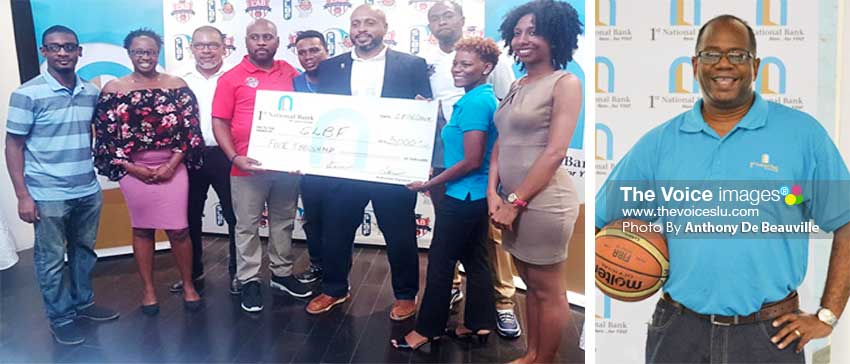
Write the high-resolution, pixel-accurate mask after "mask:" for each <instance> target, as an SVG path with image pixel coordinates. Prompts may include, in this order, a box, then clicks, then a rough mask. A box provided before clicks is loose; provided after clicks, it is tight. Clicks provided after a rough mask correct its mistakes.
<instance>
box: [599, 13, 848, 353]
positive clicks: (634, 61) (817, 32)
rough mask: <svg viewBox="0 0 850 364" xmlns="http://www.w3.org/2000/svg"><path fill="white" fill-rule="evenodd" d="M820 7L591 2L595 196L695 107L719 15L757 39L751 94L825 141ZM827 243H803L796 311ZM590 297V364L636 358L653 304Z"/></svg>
mask: <svg viewBox="0 0 850 364" xmlns="http://www.w3.org/2000/svg"><path fill="white" fill-rule="evenodd" d="M820 4H821V7H820V8H819V7H818V6H812V5H811V3H809V2H801V1H787V0H757V1H746V2H742V1H735V0H711V1H701V0H652V1H646V0H596V10H597V11H596V14H595V23H596V34H595V37H596V51H597V53H596V56H595V71H596V72H595V80H594V81H595V86H594V87H595V90H596V100H595V101H596V126H595V142H596V145H595V153H594V159H595V164H596V182H597V186H599V185H601V183H602V182H603V181H604V180H605V178H606V177H607V176H608V173H610V171H611V169H612V168H613V166H614V165H615V164H616V163H617V161H618V160H619V159H620V158H622V156H623V155H624V154H625V153H626V152H627V151H628V150H629V149H630V148H631V146H632V145H633V144H634V143H635V142H636V141H637V139H638V138H639V137H641V136H642V135H643V134H644V133H645V132H646V131H648V130H650V129H651V128H652V127H654V126H656V125H659V124H661V123H663V122H665V121H667V120H669V119H670V118H672V117H673V116H675V115H677V114H680V113H682V112H684V111H686V110H687V109H689V108H691V107H692V105H693V104H694V102H695V101H696V100H697V99H699V97H700V94H699V87H698V85H697V81H696V80H695V79H694V78H693V76H692V72H693V70H692V68H691V63H690V57H691V55H693V54H694V46H695V43H696V36H697V31H698V29H699V27H700V26H701V25H702V24H703V23H704V22H705V21H707V20H708V19H710V18H712V17H713V16H715V15H719V14H724V13H730V14H734V15H737V16H739V17H741V18H743V19H744V20H746V21H747V22H748V23H749V24H750V25H751V26H752V27H753V29H754V31H755V33H756V37H757V44H758V56H759V57H760V58H761V59H762V61H761V66H760V70H759V77H758V78H757V79H756V80H755V88H756V90H757V91H758V92H760V93H761V94H762V96H763V97H764V98H766V99H768V100H771V101H776V102H780V103H783V104H785V105H788V106H790V107H793V108H796V109H799V110H802V111H804V112H807V113H809V114H812V115H815V116H816V117H817V118H818V119H819V120H820V121H821V122H822V123H823V124H824V127H825V128H826V129H827V130H829V131H830V132H833V133H834V132H835V129H836V128H835V124H834V123H833V118H834V109H835V106H834V105H835V94H834V91H832V89H833V88H834V86H835V81H834V80H835V66H834V59H835V44H834V42H835V41H834V39H835V32H834V30H833V29H834V28H832V26H834V24H835V23H836V20H835V15H834V14H835V11H834V8H835V3H834V2H831V1H824V2H820ZM830 7H831V8H830ZM830 9H832V10H833V11H832V12H830ZM830 42H831V43H830ZM821 66H822V67H821ZM816 81H817V82H816ZM833 135H834V134H833ZM828 243H829V241H824V240H812V241H811V243H810V252H811V254H810V255H809V271H808V274H807V279H806V281H805V282H804V284H803V286H802V287H800V290H799V291H800V294H801V297H802V307H803V308H804V309H805V310H809V311H813V310H815V309H816V308H817V307H818V303H819V299H820V294H821V290H822V287H823V282H824V278H825V267H826V264H825V263H826V262H827V257H828V254H829V251H828V247H829V244H828ZM595 296H596V304H595V306H596V334H597V340H596V343H597V351H596V353H597V354H596V355H597V356H596V358H597V361H598V362H600V363H616V362H626V361H629V360H632V359H633V358H636V357H637V358H641V357H643V354H644V342H645V337H646V327H647V324H648V322H649V320H650V317H651V314H652V310H653V308H654V306H655V302H657V300H658V295H656V296H655V297H651V298H649V299H647V300H645V301H642V302H637V303H623V302H619V301H614V300H612V299H610V298H609V297H607V296H605V295H603V294H602V293H601V292H599V291H598V290H596V295H595ZM827 344H828V342H827V341H826V340H819V341H815V342H813V343H811V344H809V346H807V355H808V356H809V361H810V362H811V361H812V357H813V354H814V356H815V357H818V355H819V354H820V355H822V353H824V351H822V350H820V349H823V348H824V347H825V346H826V345H827Z"/></svg>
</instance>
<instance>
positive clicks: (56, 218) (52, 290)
mask: <svg viewBox="0 0 850 364" xmlns="http://www.w3.org/2000/svg"><path fill="white" fill-rule="evenodd" d="M102 205H103V195H102V194H101V192H100V191H98V192H97V193H94V194H91V195H89V196H85V197H80V198H75V199H71V200H62V201H36V207H37V208H38V214H39V218H40V220H38V221H36V222H35V224H34V227H35V244H34V248H33V260H34V264H35V273H36V277H37V279H38V286H39V288H40V289H41V297H42V299H43V300H44V308H45V310H46V311H47V318H48V320H49V321H50V325H51V326H54V327H59V326H64V325H67V324H69V323H71V322H72V321H73V320H74V318H75V317H76V315H77V314H76V311H77V310H80V309H83V308H86V307H88V306H90V305H92V304H93V303H94V293H93V292H92V286H91V271H92V269H94V264H95V263H96V262H97V254H95V252H94V243H95V238H96V237H97V228H98V224H99V222H100V209H101V206H102ZM66 242H67V244H66ZM66 253H67V254H68V269H67V274H66V270H65V264H64V260H65V254H66ZM66 281H67V283H66Z"/></svg>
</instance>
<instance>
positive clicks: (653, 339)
mask: <svg viewBox="0 0 850 364" xmlns="http://www.w3.org/2000/svg"><path fill="white" fill-rule="evenodd" d="M771 322H772V321H771V320H767V321H759V322H756V323H751V324H742V325H735V326H721V325H714V324H712V323H711V322H709V321H708V320H706V319H703V318H700V317H698V316H696V315H694V314H690V313H687V312H684V311H682V310H680V309H678V308H676V307H675V306H673V305H672V304H670V303H669V302H667V301H665V300H659V301H658V304H657V305H656V306H655V313H653V314H652V322H651V323H650V324H649V333H648V335H647V338H646V362H647V363H805V361H806V356H805V355H804V353H803V352H800V353H799V354H797V353H795V352H794V349H795V348H796V346H797V343H796V342H794V343H792V344H791V345H789V346H788V347H786V348H785V349H783V350H779V349H778V348H777V347H776V345H774V344H773V343H771V342H770V338H771V337H773V335H776V333H777V332H779V330H780V329H781V327H773V325H771Z"/></svg>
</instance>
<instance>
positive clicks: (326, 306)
mask: <svg viewBox="0 0 850 364" xmlns="http://www.w3.org/2000/svg"><path fill="white" fill-rule="evenodd" d="M350 298H351V294H346V295H345V297H331V296H328V295H326V294H324V293H322V294H320V295H318V296H316V298H314V299H312V300H310V303H308V304H307V313H309V314H311V315H318V314H320V313H325V312H328V311H330V310H331V309H332V308H334V306H336V305H339V304H342V303H344V302H345V301H348V300H349V299H350Z"/></svg>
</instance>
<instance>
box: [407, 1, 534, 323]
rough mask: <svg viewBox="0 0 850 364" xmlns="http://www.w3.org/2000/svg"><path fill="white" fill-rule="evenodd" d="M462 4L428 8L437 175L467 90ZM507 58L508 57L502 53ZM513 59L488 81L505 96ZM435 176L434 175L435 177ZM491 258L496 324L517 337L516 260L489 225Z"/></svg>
mask: <svg viewBox="0 0 850 364" xmlns="http://www.w3.org/2000/svg"><path fill="white" fill-rule="evenodd" d="M465 20H466V19H465V18H464V16H463V7H462V6H461V5H460V4H458V3H456V2H454V1H451V0H444V1H439V2H437V3H435V4H434V5H433V6H431V9H430V10H429V11H428V29H429V30H430V31H431V34H433V35H434V38H437V41H438V42H439V47H438V48H436V49H433V50H432V51H430V52H425V53H424V54H423V57H425V60H426V61H427V62H428V69H429V72H430V81H431V91H433V93H434V99H436V100H439V101H440V105H441V107H440V111H441V114H440V115H439V116H438V118H437V134H436V136H435V142H434V156H433V159H432V161H433V162H432V166H433V167H434V168H433V170H434V172H433V175H434V176H436V175H438V174H440V173H442V171H444V170H445V168H444V165H443V142H442V140H440V130H442V129H443V126H444V125H446V122H447V121H448V120H450V119H451V117H452V109H453V107H454V104H455V102H457V100H459V99H460V98H461V97H462V96H463V94H464V90H463V88H460V87H455V85H454V78H453V76H452V64H453V62H454V58H455V50H454V47H455V44H456V43H457V41H458V40H460V39H461V37H463V26H464V23H465ZM503 58H507V57H503ZM513 64H514V62H513V60H510V59H503V60H500V61H499V63H498V64H497V65H496V68H495V69H494V70H493V72H492V73H491V74H490V76H489V77H488V78H487V82H488V83H491V84H493V90H494V92H495V93H496V97H497V98H499V99H500V100H501V99H503V98H504V97H505V96H506V95H507V94H508V91H510V88H511V84H512V83H513V82H514V80H516V77H515V75H514V71H513V68H512V67H511V65H513ZM432 178H433V177H432ZM444 188H445V187H444V186H442V188H440V189H439V190H432V191H430V192H431V193H430V195H431V200H432V201H433V203H434V205H435V206H436V205H437V204H439V203H440V199H441V198H442V196H443V193H444V192H445V190H444ZM490 240H491V241H492V242H493V244H491V245H489V247H490V262H491V264H492V265H491V266H492V268H493V282H494V285H495V291H496V297H495V298H496V309H497V311H498V317H499V320H498V322H497V325H496V328H497V330H496V331H497V332H498V333H499V335H501V336H502V337H506V338H517V337H519V336H520V334H521V331H520V325H519V321H517V317H516V314H514V302H513V296H514V293H515V292H516V287H514V284H513V263H512V262H511V256H510V254H508V252H506V251H505V250H504V249H502V247H501V231H499V230H498V229H494V228H493V227H492V226H491V228H490ZM460 284H461V279H460V275H459V274H458V273H457V271H455V279H454V284H453V287H452V300H451V303H452V305H455V304H456V303H458V302H460V300H462V299H463V291H461V290H460Z"/></svg>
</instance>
